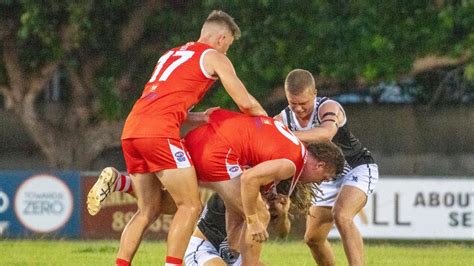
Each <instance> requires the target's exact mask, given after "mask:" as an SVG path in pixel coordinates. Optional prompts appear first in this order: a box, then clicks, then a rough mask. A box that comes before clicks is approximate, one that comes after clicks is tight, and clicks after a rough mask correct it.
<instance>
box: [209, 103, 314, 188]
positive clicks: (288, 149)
mask: <svg viewBox="0 0 474 266" xmlns="http://www.w3.org/2000/svg"><path fill="white" fill-rule="evenodd" d="M210 125H211V126H212V127H213V128H214V130H215V131H216V133H217V134H218V135H219V136H220V137H221V138H222V139H223V140H225V141H226V142H227V143H228V145H229V146H230V147H232V149H233V150H234V151H233V152H235V153H237V154H238V155H240V156H239V164H240V165H248V166H255V165H257V164H259V163H262V162H265V161H269V160H274V159H288V160H290V161H291V162H293V163H294V164H295V167H296V172H295V176H294V178H293V182H294V183H296V181H297V180H298V178H299V176H300V174H301V172H302V170H303V166H304V164H305V162H306V154H307V150H306V148H305V146H304V145H303V143H301V141H299V140H298V138H297V137H296V136H295V135H293V133H291V131H290V130H289V129H288V128H287V127H286V126H284V125H283V124H282V123H281V122H279V121H276V120H274V119H273V118H270V117H267V116H248V115H245V114H241V113H236V112H231V111H227V110H223V109H220V110H217V111H214V112H213V113H212V114H211V117H210ZM203 152H206V151H203Z"/></svg>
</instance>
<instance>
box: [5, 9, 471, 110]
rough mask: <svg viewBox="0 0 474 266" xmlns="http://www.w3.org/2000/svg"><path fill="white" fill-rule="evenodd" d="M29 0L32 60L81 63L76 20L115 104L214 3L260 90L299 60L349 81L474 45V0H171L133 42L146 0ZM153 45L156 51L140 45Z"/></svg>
mask: <svg viewBox="0 0 474 266" xmlns="http://www.w3.org/2000/svg"><path fill="white" fill-rule="evenodd" d="M19 2H20V4H15V3H16V2H15V1H3V2H2V9H3V7H7V8H9V9H10V10H14V11H15V12H16V14H17V16H18V17H19V19H20V22H21V27H20V29H19V31H18V35H19V36H20V37H21V39H22V40H23V42H22V44H21V45H22V48H24V53H23V62H27V65H28V67H30V68H35V67H37V66H38V65H40V64H41V63H42V62H44V61H48V60H57V59H59V58H62V59H65V60H68V61H69V62H71V63H76V64H77V67H80V65H81V62H80V61H78V59H77V58H76V57H75V56H74V55H71V54H67V51H64V49H62V48H61V46H60V42H61V41H62V40H61V38H63V37H62V36H61V35H60V34H59V33H60V28H61V27H62V26H63V25H64V23H70V24H72V25H73V26H74V28H75V29H76V30H75V33H74V36H73V38H72V41H71V42H72V44H71V49H72V50H73V51H77V52H80V53H88V54H97V55H104V56H106V63H105V64H104V66H103V67H102V69H103V71H102V73H100V76H98V77H96V78H97V79H96V82H99V83H100V84H98V87H99V88H100V89H101V90H105V91H108V93H100V94H99V95H107V96H110V93H109V92H114V91H115V93H116V94H117V96H120V97H115V98H116V100H117V101H119V103H118V104H115V105H114V104H109V103H105V105H106V107H105V109H104V110H106V109H109V111H105V112H106V113H110V112H112V113H114V112H118V113H122V111H120V110H117V108H116V106H118V105H121V104H126V101H129V100H130V99H131V98H132V99H134V98H136V97H137V96H138V95H139V93H140V91H141V89H142V85H143V84H144V83H145V81H146V79H147V78H148V75H149V72H150V71H151V69H152V68H153V65H154V64H155V62H156V59H157V58H158V57H159V55H160V54H161V53H163V52H164V51H165V50H166V49H168V48H171V47H173V46H176V45H179V44H181V43H184V42H186V41H189V40H195V39H197V38H198V34H199V30H200V26H201V24H202V21H203V20H204V18H205V17H206V15H207V14H208V13H209V11H210V10H212V9H223V10H225V11H227V12H228V13H230V14H231V15H232V16H234V17H235V19H236V21H237V22H238V24H239V25H240V27H241V29H242V32H243V34H242V38H241V40H239V41H236V42H235V44H234V45H233V47H232V48H231V50H230V52H229V57H230V58H231V59H233V61H234V64H235V67H236V70H237V73H238V74H239V75H240V77H241V78H242V80H243V81H244V83H245V84H246V85H247V87H248V88H249V90H250V91H251V92H252V93H253V94H255V95H256V96H257V98H259V99H263V98H264V96H265V95H267V94H268V93H269V90H271V89H273V88H274V87H276V86H277V85H280V84H282V81H283V80H284V78H285V75H286V74H287V73H288V71H289V70H291V69H293V68H305V69H309V70H311V71H312V72H313V73H315V74H316V75H317V76H319V77H321V78H323V79H331V80H335V81H337V82H338V83H340V84H347V83H348V82H350V81H353V80H355V79H357V78H360V79H363V80H365V81H367V82H372V81H377V80H380V79H384V80H396V79H397V78H398V77H400V76H402V75H404V74H407V73H409V72H410V69H411V66H412V63H413V62H414V60H415V59H417V58H420V57H423V56H426V55H439V56H453V57H456V56H460V55H463V54H466V53H470V55H472V53H474V48H473V47H474V32H473V31H472V29H473V28H474V16H472V14H473V13H474V4H473V2H472V1H382V2H381V1H373V0H364V1H362V0H361V1H343V0H338V1H330V2H328V1H319V0H318V1H312V0H311V1H310V0H297V1H289V0H287V1H271V0H259V1H253V0H252V1H251V0H242V1H237V0H233V1H222V0H207V1H203V2H199V1H190V2H184V1H183V2H181V1H178V2H175V1H163V3H162V4H161V7H160V8H159V10H158V11H156V12H155V14H154V15H153V16H151V17H150V19H148V20H147V22H146V24H145V26H144V27H145V29H144V30H145V33H144V34H143V37H142V38H141V39H140V40H139V42H140V44H138V45H137V47H136V49H134V50H132V51H128V52H123V51H122V50H121V49H120V48H119V47H118V45H117V44H118V43H120V41H119V38H120V30H121V26H122V25H123V23H124V21H126V19H127V18H128V17H129V16H130V13H131V12H130V10H134V9H135V8H137V7H138V6H139V5H141V4H143V3H142V2H143V1H130V0H114V1H112V0H108V1H92V0H84V1H79V2H78V1H71V0H69V1H68V0H65V1H52V0H51V1H32V0H22V1H19ZM5 10H6V9H5ZM144 47H147V48H148V50H147V51H146V52H145V51H142V50H140V49H139V48H142V49H143V48H144ZM471 58H472V57H471ZM129 67H131V68H133V73H131V76H132V77H133V83H132V84H133V85H132V86H131V88H127V89H126V91H125V92H123V91H122V92H120V91H116V90H114V88H111V86H113V84H115V83H114V82H113V81H117V80H119V79H120V78H121V75H122V74H123V72H124V69H125V68H129ZM470 69H473V64H472V59H471V64H470V65H469V66H468V68H467V70H468V71H466V72H465V73H466V77H468V78H469V77H470V76H472V74H471V75H469V73H471V72H472V71H469V70H470ZM106 80H109V81H112V82H104V81H106ZM106 83H107V84H109V85H108V87H107V88H105V87H104V86H105V84H106ZM128 90H131V91H128ZM102 102H103V101H102ZM207 102H208V104H218V105H220V106H230V105H231V101H230V100H228V97H226V95H225V94H223V93H221V92H216V93H214V94H213V95H212V97H208V98H207ZM129 105H130V103H128V105H127V106H129ZM107 106H108V107H107ZM114 106H115V107H114ZM125 113H126V112H125ZM107 116H108V117H110V116H109V115H107ZM122 116H123V114H122ZM112 117H117V116H115V115H114V116H112Z"/></svg>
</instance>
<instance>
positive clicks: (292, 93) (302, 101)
mask: <svg viewBox="0 0 474 266" xmlns="http://www.w3.org/2000/svg"><path fill="white" fill-rule="evenodd" d="M285 94H286V99H287V100H288V104H289V105H290V108H291V110H293V112H294V113H295V115H296V116H297V117H298V118H299V119H306V118H309V116H311V113H312V112H313V107H314V98H315V97H316V83H315V81H314V78H313V75H312V74H311V72H309V71H307V70H304V69H294V70H292V71H291V72H290V73H288V75H287V76H286V79H285Z"/></svg>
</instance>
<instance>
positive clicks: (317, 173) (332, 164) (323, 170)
mask: <svg viewBox="0 0 474 266" xmlns="http://www.w3.org/2000/svg"><path fill="white" fill-rule="evenodd" d="M307 149H308V158H307V161H306V164H305V166H304V168H303V173H301V177H300V182H302V183H309V182H316V183H318V184H319V183H321V182H322V181H328V180H332V179H333V178H334V177H336V176H338V175H340V174H341V173H342V171H343V169H344V156H343V155H342V151H341V149H340V148H339V147H337V146H336V145H335V144H334V143H332V142H329V141H323V142H316V143H311V144H309V145H308V147H307Z"/></svg>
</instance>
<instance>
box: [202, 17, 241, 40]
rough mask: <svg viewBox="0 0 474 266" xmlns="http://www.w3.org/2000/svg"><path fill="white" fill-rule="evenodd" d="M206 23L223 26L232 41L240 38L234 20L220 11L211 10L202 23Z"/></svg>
mask: <svg viewBox="0 0 474 266" xmlns="http://www.w3.org/2000/svg"><path fill="white" fill-rule="evenodd" d="M206 23H216V24H219V25H223V26H225V27H227V29H228V30H229V31H230V32H231V33H232V36H233V37H234V39H236V40H238V39H239V38H240V35H241V32H240V29H239V26H237V23H235V21H234V18H233V17H231V16H230V15H229V14H227V13H226V12H224V11H222V10H213V11H212V12H211V14H209V16H208V17H207V19H206V21H205V22H204V24H206Z"/></svg>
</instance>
